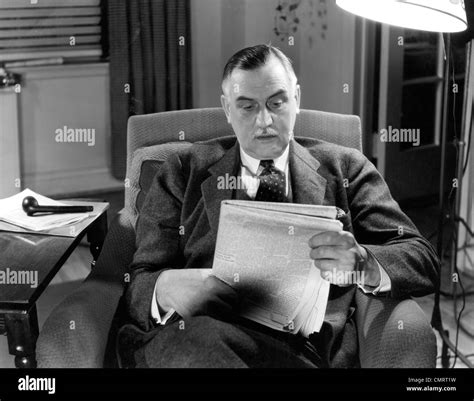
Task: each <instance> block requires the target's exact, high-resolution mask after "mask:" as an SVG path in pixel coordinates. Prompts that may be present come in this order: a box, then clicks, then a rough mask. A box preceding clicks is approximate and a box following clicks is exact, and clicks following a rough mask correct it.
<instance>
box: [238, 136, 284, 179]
mask: <svg viewBox="0 0 474 401" xmlns="http://www.w3.org/2000/svg"><path fill="white" fill-rule="evenodd" d="M239 149H240V160H241V162H242V165H243V166H245V167H247V169H248V170H249V171H250V172H251V173H252V174H254V175H257V170H258V167H259V166H260V159H255V158H254V157H252V156H249V155H248V154H247V153H246V152H245V151H244V150H243V149H242V146H239ZM289 152H290V144H289V143H288V145H287V146H286V148H285V150H284V151H283V153H282V154H281V156H279V157H277V158H276V159H273V162H274V163H275V167H276V168H277V169H278V170H280V171H283V172H284V171H286V166H287V165H288V154H289Z"/></svg>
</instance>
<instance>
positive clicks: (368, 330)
mask: <svg viewBox="0 0 474 401" xmlns="http://www.w3.org/2000/svg"><path fill="white" fill-rule="evenodd" d="M294 133H295V136H297V137H298V136H313V137H316V138H318V139H322V140H325V141H329V142H333V143H336V144H340V145H343V146H347V147H353V148H356V149H359V150H361V128H360V120H359V118H358V117H356V116H350V115H340V114H333V113H326V112H320V111H310V110H302V111H301V113H300V114H299V116H298V118H297V123H296V126H295V132H294ZM225 135H233V131H232V128H231V127H230V125H229V124H228V123H227V121H226V118H225V115H224V112H223V111H222V110H221V109H219V108H209V109H196V110H183V111H172V112H164V113H156V114H148V115H141V116H133V117H131V118H130V119H129V123H128V154H127V178H126V181H125V207H124V208H123V209H122V210H121V211H120V212H119V213H118V215H117V216H116V218H115V219H114V220H113V222H112V223H111V226H110V228H109V233H108V235H107V238H106V241H105V243H104V247H103V249H102V252H101V255H100V257H99V259H98V261H97V263H96V266H95V267H94V269H93V270H92V271H91V273H90V274H89V276H88V277H87V278H86V279H85V281H84V282H83V283H82V284H81V286H80V287H79V288H78V289H77V290H76V291H74V292H73V293H72V294H70V295H69V296H68V297H67V298H66V299H65V300H64V301H63V302H62V303H60V304H59V305H57V306H56V308H55V309H54V310H53V312H52V313H51V315H50V316H49V317H48V318H47V320H46V322H45V324H44V326H43V328H42V330H41V332H40V335H39V339H38V343H37V360H38V366H39V367H54V368H60V367H61V368H62V367H91V368H101V367H116V366H117V358H116V356H115V341H116V334H117V330H118V327H119V325H120V324H121V322H122V321H123V316H124V314H125V308H124V302H123V295H124V290H125V286H126V285H127V278H128V277H129V271H128V266H129V265H130V263H131V261H132V257H133V254H134V252H135V225H136V222H137V218H138V216H139V213H140V209H141V206H142V204H143V201H144V199H145V196H146V194H147V191H148V188H149V186H150V184H151V181H152V178H153V177H154V175H155V174H156V172H157V171H158V169H159V168H160V165H161V164H162V163H163V161H164V160H166V158H167V157H168V156H169V155H170V154H171V153H172V152H176V151H177V150H178V149H180V148H182V147H186V146H190V144H191V143H193V142H196V141H204V140H207V139H211V138H215V137H219V136H225ZM400 320H403V322H404V329H403V330H399V329H398V327H399V321H400ZM71 321H74V322H75V329H74V330H70V322H71ZM356 323H357V330H358V341H359V360H360V367H371V368H391V367H410V368H411V367H420V368H421V367H426V368H431V367H435V366H436V338H435V335H434V333H433V330H432V329H431V326H430V324H429V322H428V320H427V317H426V316H425V314H424V313H423V311H422V310H421V308H420V307H419V306H418V304H417V303H416V302H415V301H414V300H412V299H405V300H394V299H391V298H377V297H374V296H368V295H365V294H363V293H362V291H358V292H357V296H356Z"/></svg>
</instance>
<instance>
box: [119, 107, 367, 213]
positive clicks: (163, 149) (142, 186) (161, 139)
mask: <svg viewBox="0 0 474 401" xmlns="http://www.w3.org/2000/svg"><path fill="white" fill-rule="evenodd" d="M294 134H295V136H296V137H309V138H316V139H321V140H324V141H327V142H332V143H335V144H338V145H342V146H346V147H352V148H355V149H358V150H362V135H361V124H360V119H359V117H358V116H354V115H344V114H336V113H328V112H323V111H315V110H301V112H300V114H299V115H298V116H297V118H296V125H295V129H294ZM228 135H234V132H233V130H232V127H231V126H230V124H228V123H227V119H226V117H225V114H224V111H223V110H222V109H221V108H217V107H216V108H206V109H192V110H179V111H168V112H163V113H154V114H145V115H139V116H132V117H130V119H129V120H128V137H127V185H126V190H125V207H126V208H127V209H128V210H129V211H130V212H131V213H132V215H133V216H137V215H138V212H139V210H140V206H141V203H142V202H143V199H144V197H145V195H146V193H147V190H148V186H149V185H150V184H151V179H152V177H153V176H154V174H155V173H156V171H157V170H158V168H159V166H160V165H161V163H162V162H163V161H164V160H165V159H166V157H168V156H169V154H170V153H172V152H175V151H177V150H178V149H179V148H182V147H186V146H190V143H194V142H197V141H205V140H208V139H213V138H218V137H221V136H228Z"/></svg>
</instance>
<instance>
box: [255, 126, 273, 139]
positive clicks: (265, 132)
mask: <svg viewBox="0 0 474 401" xmlns="http://www.w3.org/2000/svg"><path fill="white" fill-rule="evenodd" d="M254 135H255V136H256V137H257V138H258V137H261V136H278V135H279V133H278V132H277V131H275V130H273V129H268V128H267V129H265V130H258V131H256V132H255V134H254Z"/></svg>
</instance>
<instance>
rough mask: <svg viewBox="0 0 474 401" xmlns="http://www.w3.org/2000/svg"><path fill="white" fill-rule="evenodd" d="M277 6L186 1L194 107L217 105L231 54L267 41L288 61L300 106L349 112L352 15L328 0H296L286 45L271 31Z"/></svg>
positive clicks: (248, 0) (270, 1) (272, 0)
mask: <svg viewBox="0 0 474 401" xmlns="http://www.w3.org/2000/svg"><path fill="white" fill-rule="evenodd" d="M278 4H279V1H278V0H259V1H252V0H239V1H236V0H196V1H192V2H191V7H192V10H191V18H192V26H191V30H192V40H193V52H192V56H193V81H194V83H193V89H194V97H193V100H194V107H213V106H219V105H220V101H219V97H220V93H221V91H220V77H221V74H222V69H223V67H224V64H225V62H226V60H227V59H228V58H229V57H230V56H231V55H232V54H233V53H234V52H235V51H237V50H239V49H240V48H242V47H245V46H250V45H253V44H257V43H268V42H271V43H272V44H274V45H276V46H278V47H280V48H281V49H282V50H283V51H284V52H285V53H286V54H287V55H289V56H290V57H291V58H292V59H293V62H294V66H295V70H296V73H297V75H298V78H299V82H300V84H301V87H302V107H303V108H309V109H319V110H324V111H332V112H339V113H352V112H354V109H355V106H354V97H355V95H356V94H355V93H354V91H353V90H352V89H353V84H354V71H355V68H354V67H355V51H356V34H355V33H356V30H355V17H352V16H351V15H349V14H347V13H345V12H344V11H342V10H340V9H339V8H338V7H337V6H336V5H335V2H333V1H326V3H321V2H319V1H314V0H301V2H300V5H299V7H298V12H297V16H298V18H299V19H300V24H299V26H298V27H297V31H296V33H294V34H293V33H292V35H293V36H294V44H293V45H292V46H290V44H289V43H288V41H287V39H286V38H285V40H283V41H281V40H280V38H279V37H278V36H277V35H276V34H275V33H274V27H275V16H276V11H275V9H276V7H277V6H278ZM321 4H326V6H325V7H324V6H322V5H321ZM318 11H320V12H322V13H323V18H320V17H318ZM324 11H326V14H324ZM324 15H326V17H324ZM324 26H326V27H327V29H324ZM322 35H324V38H323V37H322ZM344 84H348V85H349V86H348V89H349V92H348V93H344V91H343V88H344V87H343V85H344Z"/></svg>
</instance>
